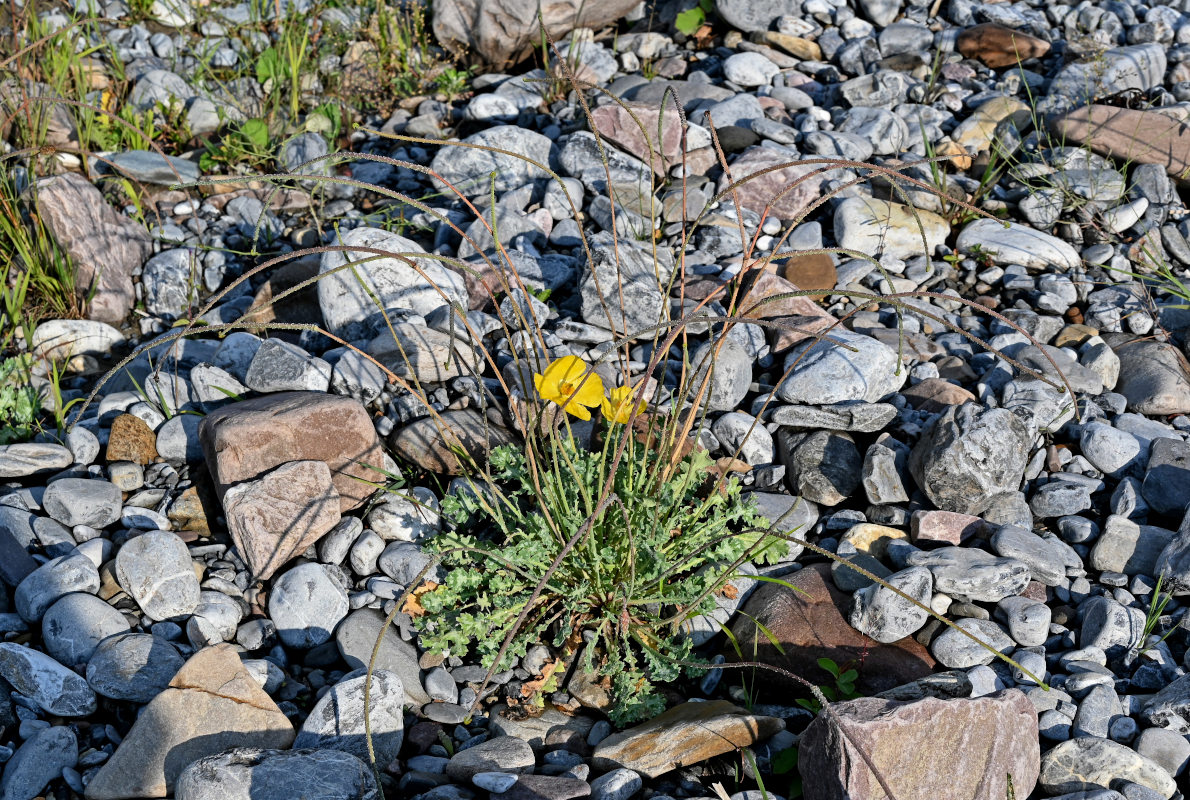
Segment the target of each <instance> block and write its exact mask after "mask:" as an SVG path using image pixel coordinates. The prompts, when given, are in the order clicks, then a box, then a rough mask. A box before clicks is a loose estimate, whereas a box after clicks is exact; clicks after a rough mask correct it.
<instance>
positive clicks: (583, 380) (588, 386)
mask: <svg viewBox="0 0 1190 800" xmlns="http://www.w3.org/2000/svg"><path fill="white" fill-rule="evenodd" d="M580 384H581V385H580ZM574 402H576V403H579V404H580V405H584V406H589V407H591V408H596V407H598V406H599V404H600V403H602V402H603V379H602V378H600V377H599V375H598V374H597V373H594V372H592V373H591V374H589V375H586V376H584V377H580V378H578V380H577V381H576V382H575V389H574Z"/></svg>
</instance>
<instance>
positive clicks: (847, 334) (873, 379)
mask: <svg viewBox="0 0 1190 800" xmlns="http://www.w3.org/2000/svg"><path fill="white" fill-rule="evenodd" d="M848 348H854V349H848ZM795 362H796V366H794V364H795ZM791 367H792V371H791V372H789V375H788V376H787V377H786V378H785V380H783V381H782V382H781V383H780V385H779V386H778V387H777V394H778V395H779V396H780V397H781V399H782V400H784V401H785V402H787V403H792V404H795V405H796V404H806V405H823V404H828V403H842V402H847V401H855V400H862V401H864V402H868V403H875V402H877V401H878V400H880V399H881V398H883V397H884V396H885V395H888V394H891V393H892V392H895V391H897V390H898V389H900V388H901V386H902V385H903V384H904V383H905V380H906V379H907V376H908V372H907V370H904V369H902V370H901V371H900V374H899V375H898V374H897V353H896V351H895V350H893V349H892V348H891V347H888V346H887V345H885V344H883V343H881V342H878V341H877V340H875V339H873V338H871V337H868V336H863V335H861V334H858V333H852V332H851V331H848V330H845V329H842V328H839V329H836V330H834V331H831V333H830V334H829V336H828V337H827V338H825V339H823V340H821V341H807V342H806V343H804V344H801V345H798V346H796V347H795V348H794V349H793V350H791V351H790V352H789V353H788V355H786V357H785V369H786V370H789V369H790V368H791Z"/></svg>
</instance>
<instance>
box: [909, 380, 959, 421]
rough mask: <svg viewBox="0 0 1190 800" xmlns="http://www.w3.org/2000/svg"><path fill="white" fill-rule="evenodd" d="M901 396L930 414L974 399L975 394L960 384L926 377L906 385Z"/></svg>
mask: <svg viewBox="0 0 1190 800" xmlns="http://www.w3.org/2000/svg"><path fill="white" fill-rule="evenodd" d="M901 396H902V397H904V398H905V399H906V400H907V401H908V402H909V405H911V406H913V407H914V408H917V409H921V410H922V411H928V412H929V413H931V414H936V413H938V412H941V411H945V410H946V409H948V408H950V407H951V406H961V405H962V404H963V403H969V402H971V401H973V400H975V395H973V394H971V392H969V391H967V390H966V389H964V388H963V387H962V386H959V385H958V384H954V383H951V382H950V381H947V380H943V379H941V378H926V379H925V380H924V381H921V382H920V383H917V384H914V385H913V386H906V387H905V388H904V389H903V390H902V391H901Z"/></svg>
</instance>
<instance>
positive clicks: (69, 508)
mask: <svg viewBox="0 0 1190 800" xmlns="http://www.w3.org/2000/svg"><path fill="white" fill-rule="evenodd" d="M41 504H42V507H44V508H45V510H46V513H47V514H49V515H50V516H51V517H53V518H54V519H55V520H57V521H58V522H61V523H62V524H63V525H66V526H67V527H70V528H73V527H74V526H76V525H86V526H88V527H91V528H106V527H107V526H108V525H111V524H112V523H113V522H115V521H116V520H118V519H119V518H120V508H121V506H122V505H123V500H122V497H121V494H120V488H119V487H118V486H116V485H115V484H113V483H111V482H110V481H100V480H88V479H86V478H62V479H61V480H56V481H54V482H53V483H51V484H50V485H49V486H48V487H46V490H45V496H44V497H43V498H42V501H41Z"/></svg>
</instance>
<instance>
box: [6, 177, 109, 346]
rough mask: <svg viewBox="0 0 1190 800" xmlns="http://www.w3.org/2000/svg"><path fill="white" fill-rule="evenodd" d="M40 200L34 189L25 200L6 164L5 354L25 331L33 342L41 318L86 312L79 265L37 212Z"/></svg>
mask: <svg viewBox="0 0 1190 800" xmlns="http://www.w3.org/2000/svg"><path fill="white" fill-rule="evenodd" d="M34 196H35V195H34V194H33V192H32V190H30V191H29V194H26V195H23V196H22V195H21V194H20V193H19V192H18V189H17V179H16V176H15V175H14V174H13V173H12V172H10V171H9V170H8V169H7V166H6V164H5V163H3V162H0V312H3V315H4V316H5V317H6V318H7V319H8V320H9V323H8V324H7V325H5V326H3V328H4V330H3V333H2V334H0V350H2V349H7V348H8V347H9V346H10V345H11V337H12V336H13V335H15V333H16V331H17V329H18V328H19V327H20V328H24V329H25V331H24V334H25V339H26V341H29V338H30V336H31V334H32V329H33V327H35V325H36V323H37V322H38V321H39V320H41V319H43V318H45V317H48V316H56V317H75V316H78V315H79V314H80V312H81V310H82V304H80V301H79V298H78V297H77V296H76V294H75V278H74V265H73V264H72V262H71V259H70V256H69V255H68V254H67V253H66V252H65V251H64V250H63V249H62V248H61V247H59V246H58V244H57V242H56V241H55V240H54V237H53V236H51V235H50V233H49V231H47V230H46V228H45V224H44V222H42V219H41V217H40V216H39V215H38V214H37V213H36V203H35V202H34V201H33V198H34ZM89 299H90V297H89V296H88V297H85V298H83V301H84V303H85V302H86V301H87V300H89Z"/></svg>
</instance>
